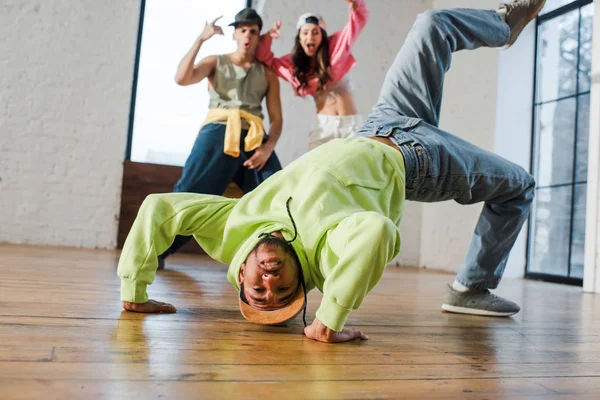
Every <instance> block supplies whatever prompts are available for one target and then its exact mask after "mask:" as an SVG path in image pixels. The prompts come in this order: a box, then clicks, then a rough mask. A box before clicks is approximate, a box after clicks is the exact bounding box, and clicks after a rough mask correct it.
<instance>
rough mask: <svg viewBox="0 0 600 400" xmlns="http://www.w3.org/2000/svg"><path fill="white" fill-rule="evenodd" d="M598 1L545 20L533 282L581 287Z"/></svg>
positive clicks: (535, 157)
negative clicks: (593, 44)
mask: <svg viewBox="0 0 600 400" xmlns="http://www.w3.org/2000/svg"><path fill="white" fill-rule="evenodd" d="M593 10H594V8H593V4H592V0H579V1H567V0H548V2H547V4H546V6H545V8H544V10H543V11H542V13H541V14H540V17H539V18H538V22H537V24H538V26H537V46H536V83H535V102H534V103H535V105H534V113H533V114H534V123H533V150H532V171H533V173H534V175H535V177H536V180H537V185H538V187H537V192H536V193H537V194H536V199H535V204H534V208H533V213H532V216H531V221H530V222H531V225H530V226H531V229H530V237H529V251H528V263H527V271H526V272H527V276H529V277H537V278H542V279H547V280H551V281H559V282H565V283H572V284H579V285H581V284H582V278H583V259H584V242H585V205H586V188H587V158H588V157H587V156H588V150H587V147H588V137H589V108H590V85H591V76H590V72H591V59H592V21H593V12H594V11H593Z"/></svg>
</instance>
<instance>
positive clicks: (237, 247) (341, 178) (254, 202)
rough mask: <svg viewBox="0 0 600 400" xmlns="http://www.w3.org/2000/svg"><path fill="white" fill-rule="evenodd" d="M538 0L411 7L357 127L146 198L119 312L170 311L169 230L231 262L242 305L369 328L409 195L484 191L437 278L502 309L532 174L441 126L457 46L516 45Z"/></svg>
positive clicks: (316, 334) (457, 306) (131, 243)
mask: <svg viewBox="0 0 600 400" xmlns="http://www.w3.org/2000/svg"><path fill="white" fill-rule="evenodd" d="M544 2H545V0H514V1H513V2H512V3H510V4H502V5H501V6H500V8H499V9H498V10H475V9H454V10H430V11H427V12H425V13H423V14H421V15H420V16H419V18H418V19H417V21H416V23H415V25H414V27H413V29H412V30H411V32H410V33H409V36H408V38H407V40H406V42H405V44H404V45H403V47H402V49H401V50H400V52H399V54H398V56H397V57H396V59H395V61H394V63H393V64H392V66H391V68H390V70H389V72H388V74H387V76H386V78H385V81H384V84H383V87H382V90H381V95H380V97H379V100H378V102H377V104H376V105H375V107H374V108H373V112H372V113H371V115H370V116H369V118H368V119H367V121H366V122H365V124H364V125H363V127H362V129H361V131H360V135H362V136H364V137H359V138H348V139H336V140H333V141H331V142H329V143H327V144H324V145H322V146H320V147H318V148H316V149H315V150H313V151H311V152H309V153H307V154H305V155H304V156H302V157H301V158H299V159H298V160H296V161H294V162H293V163H291V164H290V165H289V166H287V167H286V168H285V169H284V170H283V171H280V172H279V173H277V174H275V175H273V176H272V177H271V178H269V179H268V180H267V181H266V182H264V183H262V184H261V185H260V186H259V187H258V188H257V189H256V190H254V191H253V192H251V193H249V194H247V195H245V196H244V197H242V198H241V199H226V198H223V197H219V196H206V195H193V194H167V195H151V196H149V197H148V198H147V199H146V200H145V202H144V204H143V205H142V208H141V209H140V213H139V214H138V217H137V219H136V221H135V223H134V225H133V228H132V230H131V232H130V234H129V237H128V238H127V241H126V243H125V247H124V249H123V253H122V255H121V260H120V262H119V271H118V273H119V276H120V277H121V300H122V301H123V307H124V308H125V309H127V310H131V311H138V312H175V308H174V307H173V306H172V305H170V304H167V303H160V302H156V301H153V300H148V295H147V293H146V287H147V285H148V284H150V283H152V281H153V279H154V274H155V271H156V266H157V256H158V254H160V253H161V252H162V251H164V249H166V248H167V247H168V246H169V245H170V243H171V241H172V240H173V237H174V236H175V235H176V234H185V235H194V237H195V239H196V240H197V241H198V242H199V243H200V244H201V245H202V247H203V248H204V249H205V250H206V251H207V253H208V254H209V255H210V256H211V257H212V258H214V259H215V260H218V261H221V262H223V263H226V264H229V269H228V274H227V278H228V280H229V281H230V282H231V284H232V285H233V286H234V287H235V288H236V289H238V290H239V305H240V310H241V312H242V315H243V316H244V317H245V318H246V319H248V320H250V321H252V322H255V323H259V324H279V323H283V322H285V321H288V320H289V319H291V318H293V317H294V316H295V315H297V314H298V313H299V312H301V311H302V310H305V309H306V308H305V307H306V293H307V292H308V291H309V290H311V289H313V288H315V287H316V288H318V289H319V290H320V291H322V292H323V299H322V301H321V304H320V306H319V308H318V310H317V312H316V316H315V318H314V320H313V321H312V323H311V324H310V325H309V326H306V327H305V329H304V333H305V334H306V336H307V337H309V338H311V339H314V340H319V341H323V342H344V341H348V340H353V339H366V338H367V336H366V335H365V334H364V333H363V332H361V331H359V330H355V329H350V328H347V327H345V324H346V320H347V318H348V316H349V315H350V313H351V312H352V310H355V309H357V308H358V307H359V306H360V305H361V303H362V301H363V300H364V298H365V297H366V295H367V294H368V293H369V291H371V289H373V287H374V286H375V285H376V284H377V282H378V281H379V279H380V278H381V276H382V274H383V271H384V268H385V266H386V265H387V264H388V263H389V262H390V261H391V260H392V259H393V258H394V257H395V256H396V255H397V254H398V252H399V250H400V234H399V232H398V229H397V226H398V224H399V222H400V219H401V216H402V211H403V203H404V200H405V199H410V200H417V201H427V202H432V201H443V200H450V199H453V200H455V201H457V202H459V203H460V204H473V203H476V202H484V203H485V204H484V207H483V211H482V213H481V216H480V219H479V221H478V223H477V226H476V228H475V234H474V235H473V239H472V241H471V246H470V248H469V251H468V254H467V257H466V260H465V264H464V265H463V266H462V268H461V269H460V271H459V273H458V276H457V278H456V281H455V282H454V284H453V285H448V287H447V288H446V296H445V298H444V300H443V303H442V308H443V309H444V310H447V311H451V312H459V313H467V314H475V315H490V316H509V315H512V314H514V313H516V312H518V311H519V306H518V305H516V304H515V303H513V302H511V301H509V300H506V299H503V298H501V297H498V296H495V295H493V294H491V293H490V291H489V289H495V288H496V287H497V286H498V284H499V282H500V280H501V278H502V274H503V271H504V267H505V265H506V260H507V258H508V254H509V252H510V250H511V248H512V246H513V244H514V242H515V239H516V237H517V235H518V233H519V231H520V230H521V227H522V225H523V223H524V222H525V221H526V219H527V216H528V214H529V211H530V208H531V203H532V200H533V197H534V192H535V181H534V179H533V177H532V176H531V175H530V174H528V173H527V172H526V171H525V170H524V169H523V168H521V167H519V166H517V165H515V164H513V163H511V162H509V161H507V160H505V159H503V158H501V157H499V156H497V155H495V154H492V153H490V152H487V151H485V150H482V149H479V148H478V147H476V146H474V145H472V144H470V143H468V142H465V141H464V140H462V139H460V138H458V137H456V136H453V135H451V134H450V133H448V132H445V131H443V130H441V129H439V128H438V127H437V123H438V118H439V110H440V106H441V97H442V96H441V94H442V87H443V83H444V75H445V73H446V71H447V70H448V69H449V68H450V62H451V58H452V53H453V52H456V51H460V50H463V49H476V48H479V47H503V46H510V45H512V44H513V43H514V42H515V40H516V39H517V37H518V36H519V34H520V33H521V31H522V30H523V28H524V27H525V26H526V25H527V23H528V22H529V21H531V20H532V19H533V18H535V16H536V15H537V14H538V13H539V12H540V10H541V9H542V7H543V5H544Z"/></svg>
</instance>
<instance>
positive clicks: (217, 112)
mask: <svg viewBox="0 0 600 400" xmlns="http://www.w3.org/2000/svg"><path fill="white" fill-rule="evenodd" d="M242 118H243V119H244V120H245V121H246V122H248V125H250V128H249V129H248V134H247V135H246V139H244V151H252V150H254V149H256V148H257V147H260V145H261V144H262V140H263V137H264V136H265V127H264V125H263V121H262V118H260V117H259V116H256V115H254V114H252V113H249V112H247V111H244V110H240V109H239V108H232V109H225V108H211V109H210V110H209V111H208V115H207V116H206V120H205V121H204V125H206V124H210V123H213V122H218V121H227V125H226V128H225V142H224V144H223V148H224V150H223V151H224V153H225V154H227V155H230V156H232V157H239V156H240V137H241V135H242Z"/></svg>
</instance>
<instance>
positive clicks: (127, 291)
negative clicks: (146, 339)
mask: <svg viewBox="0 0 600 400" xmlns="http://www.w3.org/2000/svg"><path fill="white" fill-rule="evenodd" d="M236 201H237V200H235V199H227V198H224V197H221V196H212V195H203V194H192V193H168V194H151V195H149V196H148V197H146V199H145V200H144V202H143V203H142V206H141V207H140V210H139V211H138V215H137V217H136V218H135V221H134V223H133V226H132V227H131V231H130V232H129V235H128V236H127V240H126V241H125V245H124V246H123V251H122V252H121V258H120V260H119V267H118V270H117V274H118V275H119V277H120V278H121V301H122V302H123V308H125V309H126V310H130V311H139V312H175V308H174V307H173V306H171V305H170V304H166V303H162V304H163V305H164V304H166V306H161V303H159V302H155V301H152V300H149V299H148V294H147V293H146V287H147V286H148V285H150V284H152V282H153V281H154V277H155V275H156V269H157V267H158V256H159V255H161V254H163V253H164V252H165V251H166V250H167V249H168V248H169V246H170V245H171V244H172V243H173V239H174V238H175V236H177V235H184V236H192V235H193V236H194V237H195V238H196V240H197V241H198V242H199V243H200V244H201V246H202V248H203V249H204V250H205V251H206V252H207V253H208V255H209V256H211V257H212V258H214V259H215V260H217V261H220V260H221V258H222V254H221V252H222V250H223V246H224V244H223V233H224V230H225V224H226V222H227V218H228V216H229V214H230V212H231V210H232V209H233V206H234V205H235V204H236ZM133 303H137V304H138V305H135V306H132V304H133Z"/></svg>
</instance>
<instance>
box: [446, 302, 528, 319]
mask: <svg viewBox="0 0 600 400" xmlns="http://www.w3.org/2000/svg"><path fill="white" fill-rule="evenodd" d="M442 310H445V311H449V312H453V313H457V314H471V315H485V316H488V317H509V316H511V315H514V314H516V313H518V312H519V311H511V312H498V311H488V310H479V309H477V308H467V307H458V306H451V305H450V304H442Z"/></svg>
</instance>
